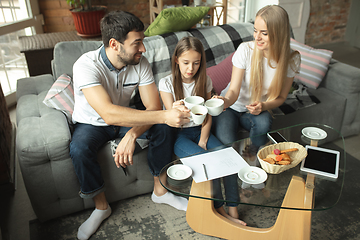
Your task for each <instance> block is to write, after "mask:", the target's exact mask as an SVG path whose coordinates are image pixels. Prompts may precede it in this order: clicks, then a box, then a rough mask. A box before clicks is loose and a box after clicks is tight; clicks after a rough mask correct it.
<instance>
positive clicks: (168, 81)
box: [159, 74, 213, 128]
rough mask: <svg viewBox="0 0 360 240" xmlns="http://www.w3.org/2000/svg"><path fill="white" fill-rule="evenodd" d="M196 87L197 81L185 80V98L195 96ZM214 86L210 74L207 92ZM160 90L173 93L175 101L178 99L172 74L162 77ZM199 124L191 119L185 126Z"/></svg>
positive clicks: (207, 80) (207, 81)
mask: <svg viewBox="0 0 360 240" xmlns="http://www.w3.org/2000/svg"><path fill="white" fill-rule="evenodd" d="M194 87H195V81H193V82H191V83H184V82H183V91H184V98H186V97H190V96H193V90H194ZM212 88H213V85H212V81H211V78H210V77H209V76H207V79H206V91H207V93H209V92H211V90H212ZM159 91H160V92H166V93H171V94H172V96H173V98H174V102H175V101H176V98H175V93H174V85H173V77H172V74H170V75H168V76H166V77H164V78H162V79H160V81H159ZM163 108H164V109H165V106H163ZM198 125H199V124H195V123H194V122H192V121H190V122H189V123H186V124H184V125H183V128H187V127H194V126H198Z"/></svg>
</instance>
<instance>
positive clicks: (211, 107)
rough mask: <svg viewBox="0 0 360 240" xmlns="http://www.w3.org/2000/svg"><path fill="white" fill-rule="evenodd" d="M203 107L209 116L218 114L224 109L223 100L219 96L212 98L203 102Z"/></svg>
mask: <svg viewBox="0 0 360 240" xmlns="http://www.w3.org/2000/svg"><path fill="white" fill-rule="evenodd" d="M205 107H206V108H207V109H208V113H209V114H210V115H211V116H218V115H220V113H222V111H223V110H224V100H222V99H220V98H212V99H209V100H207V101H206V102H205Z"/></svg>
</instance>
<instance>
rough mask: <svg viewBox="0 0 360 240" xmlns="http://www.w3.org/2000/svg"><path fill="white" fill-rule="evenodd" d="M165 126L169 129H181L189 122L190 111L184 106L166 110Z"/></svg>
mask: <svg viewBox="0 0 360 240" xmlns="http://www.w3.org/2000/svg"><path fill="white" fill-rule="evenodd" d="M165 114H166V115H165V124H167V125H169V126H170V127H181V126H182V125H184V124H185V123H188V122H190V119H189V118H190V110H189V109H187V108H186V107H185V106H184V105H181V106H178V107H175V108H172V109H170V110H166V113H165Z"/></svg>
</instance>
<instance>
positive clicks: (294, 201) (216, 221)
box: [186, 176, 311, 240]
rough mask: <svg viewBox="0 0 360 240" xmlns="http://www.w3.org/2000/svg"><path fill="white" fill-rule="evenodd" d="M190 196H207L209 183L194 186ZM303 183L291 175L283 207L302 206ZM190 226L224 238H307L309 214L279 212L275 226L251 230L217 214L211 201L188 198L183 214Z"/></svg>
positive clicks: (204, 232)
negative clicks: (184, 213)
mask: <svg viewBox="0 0 360 240" xmlns="http://www.w3.org/2000/svg"><path fill="white" fill-rule="evenodd" d="M191 194H192V195H196V196H203V197H210V196H211V182H210V181H207V182H202V183H195V182H194V181H193V183H192V187H191ZM304 199H305V181H304V180H303V179H302V178H301V177H297V176H293V178H292V180H291V182H290V184H289V187H288V190H287V192H286V195H285V198H284V201H283V204H282V206H284V207H290V206H291V207H297V208H303V207H304ZM186 220H187V222H188V224H189V226H190V227H191V228H192V229H193V230H194V231H196V232H199V233H201V234H205V235H209V236H214V237H219V238H225V239H239V238H243V239H246V238H247V239H252V240H263V239H276V240H279V239H294V240H295V239H310V230H311V211H301V210H289V209H281V210H280V211H279V215H278V218H277V220H276V222H275V224H274V226H272V227H270V228H254V227H248V226H241V225H237V224H235V223H234V222H232V221H230V220H228V219H226V218H225V217H223V216H222V215H220V214H219V213H218V212H217V211H216V210H215V208H214V204H213V202H212V201H211V200H206V199H201V198H194V197H190V199H189V203H188V208H187V211H186Z"/></svg>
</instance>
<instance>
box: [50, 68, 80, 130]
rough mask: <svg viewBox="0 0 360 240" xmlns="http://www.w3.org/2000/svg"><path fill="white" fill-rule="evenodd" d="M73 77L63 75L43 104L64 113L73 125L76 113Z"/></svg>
mask: <svg viewBox="0 0 360 240" xmlns="http://www.w3.org/2000/svg"><path fill="white" fill-rule="evenodd" d="M72 85H73V84H72V81H71V77H70V76H68V75H67V74H62V75H61V76H60V77H59V78H58V79H56V81H55V83H54V84H53V85H52V87H51V88H50V90H49V92H48V93H47V95H46V97H45V99H44V101H43V103H44V104H45V105H46V106H48V107H51V108H55V109H57V110H60V111H62V112H63V113H64V114H65V115H66V117H67V118H68V121H69V122H70V123H71V119H72V113H73V111H74V90H73V86H72Z"/></svg>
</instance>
